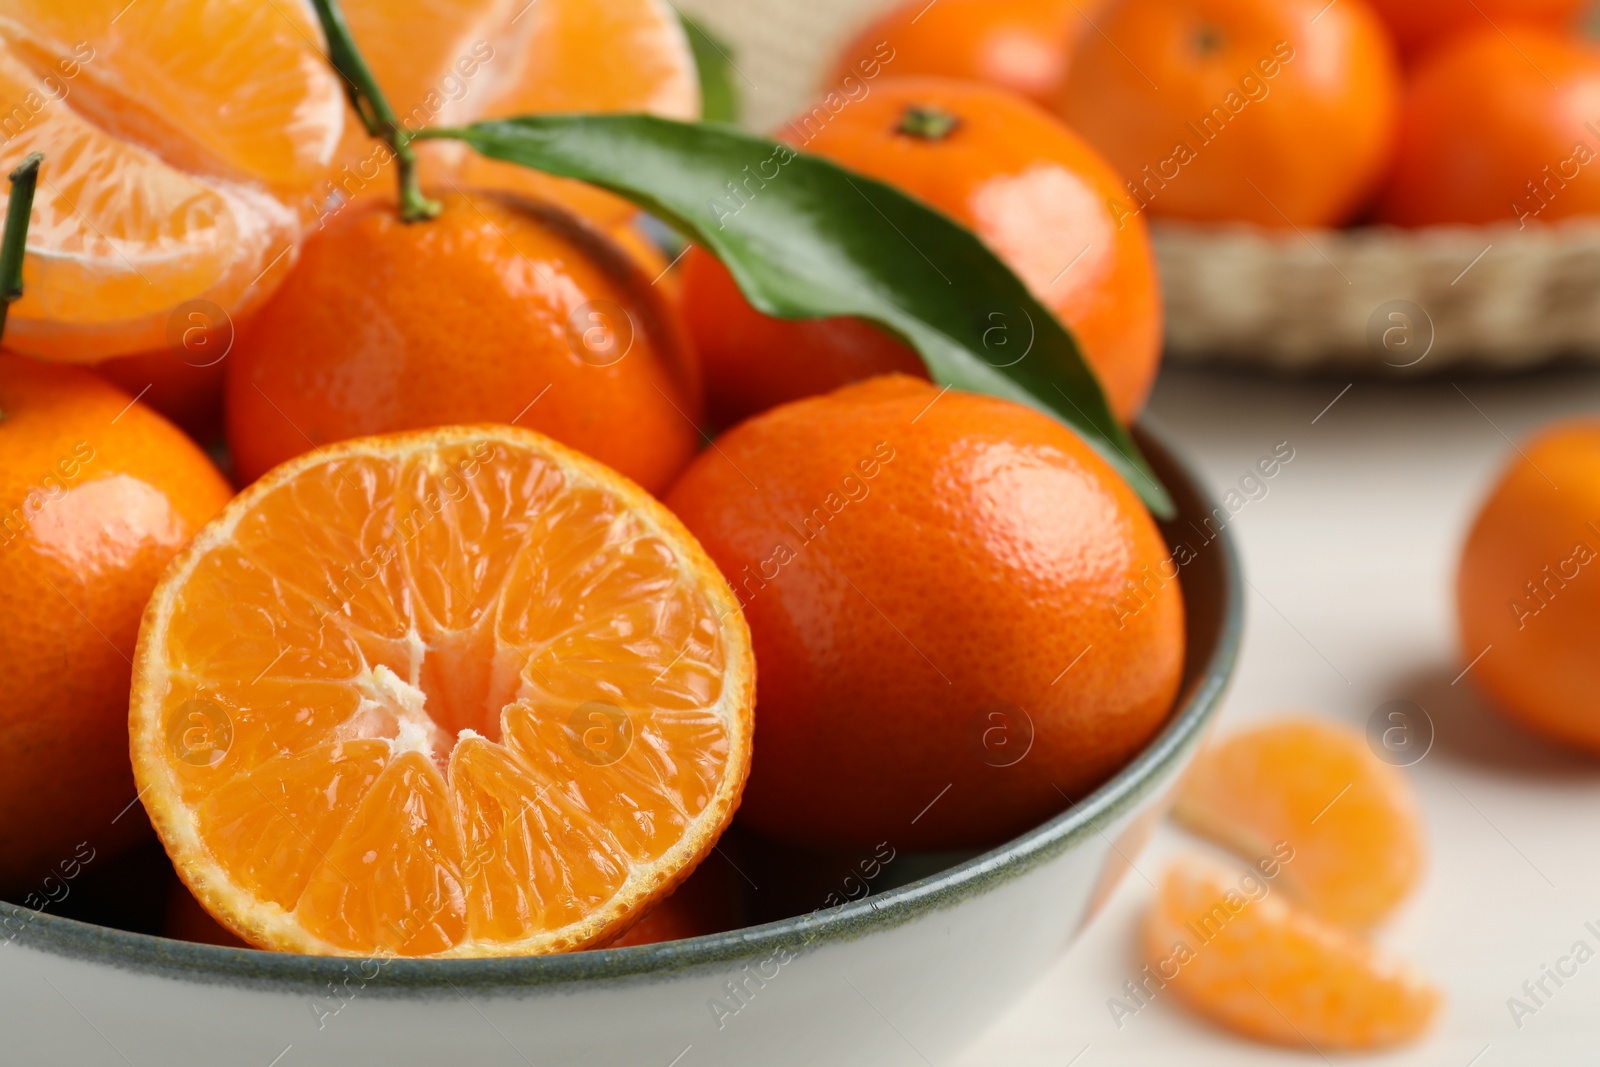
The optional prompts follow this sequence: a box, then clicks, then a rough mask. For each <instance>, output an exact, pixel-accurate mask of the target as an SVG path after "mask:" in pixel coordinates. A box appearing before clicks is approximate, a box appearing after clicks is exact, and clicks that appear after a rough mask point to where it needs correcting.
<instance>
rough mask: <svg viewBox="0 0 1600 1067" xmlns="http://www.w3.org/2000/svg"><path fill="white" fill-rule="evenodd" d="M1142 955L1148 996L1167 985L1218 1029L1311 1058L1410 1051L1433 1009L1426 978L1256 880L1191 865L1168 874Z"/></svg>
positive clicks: (1183, 863)
mask: <svg viewBox="0 0 1600 1067" xmlns="http://www.w3.org/2000/svg"><path fill="white" fill-rule="evenodd" d="M1144 950H1145V955H1146V958H1147V959H1148V961H1149V967H1148V968H1147V972H1148V973H1147V976H1146V978H1145V982H1146V986H1145V988H1146V989H1147V990H1150V991H1152V992H1155V991H1157V990H1158V989H1159V988H1163V987H1164V986H1165V985H1168V984H1170V985H1171V986H1172V988H1173V990H1174V991H1175V992H1176V993H1177V995H1178V996H1179V997H1180V998H1182V999H1183V1001H1184V1002H1185V1003H1187V1004H1188V1005H1189V1006H1190V1007H1192V1008H1193V1009H1194V1010H1196V1011H1198V1012H1199V1013H1201V1014H1202V1015H1204V1016H1206V1017H1207V1018H1209V1019H1211V1020H1213V1021H1215V1022H1217V1023H1220V1024H1221V1025H1223V1026H1226V1027H1228V1028H1230V1029H1232V1030H1236V1031H1239V1032H1240V1033H1243V1034H1246V1035H1248V1036H1250V1037H1254V1038H1257V1039H1259V1040H1264V1041H1273V1042H1277V1043H1280V1044H1285V1045H1294V1046H1299V1047H1302V1048H1304V1047H1305V1046H1306V1045H1308V1044H1309V1045H1310V1046H1311V1047H1312V1048H1314V1049H1316V1050H1318V1051H1324V1050H1330V1049H1339V1050H1361V1049H1378V1048H1387V1047H1390V1046H1393V1045H1398V1044H1403V1043H1404V1042H1407V1041H1411V1040H1413V1039H1415V1038H1416V1037H1418V1036H1420V1035H1421V1034H1422V1033H1423V1032H1424V1031H1425V1030H1426V1029H1427V1028H1428V1025H1429V1024H1430V1023H1431V1022H1432V1020H1433V1017H1434V1015H1435V1014H1436V1013H1437V1011H1438V1008H1439V1003H1440V996H1439V993H1438V991H1437V990H1435V989H1434V988H1433V986H1432V985H1431V984H1429V983H1428V982H1427V981H1426V980H1425V979H1424V978H1422V977H1421V976H1420V975H1419V974H1417V973H1416V972H1415V971H1414V970H1413V969H1411V968H1410V967H1408V966H1406V965H1405V964H1403V963H1400V962H1397V961H1395V960H1392V959H1389V958H1388V957H1387V956H1385V955H1384V954H1383V953H1381V952H1380V951H1379V950H1378V949H1377V948H1375V947H1374V946H1373V945H1371V944H1370V943H1369V942H1367V941H1366V940H1364V939H1363V938H1362V937H1360V936H1359V935H1357V934H1354V933H1351V932H1349V931H1347V930H1343V929H1341V928H1339V927H1337V926H1333V925H1331V924H1328V923H1325V922H1322V921H1321V920H1319V919H1317V918H1316V917H1315V916H1314V915H1312V914H1310V913H1309V912H1307V911H1304V910H1302V909H1299V908H1296V907H1295V906H1294V905H1292V904H1290V903H1289V902H1288V901H1287V900H1286V899H1284V897H1283V896H1282V895H1280V894H1277V893H1273V892H1272V891H1271V889H1270V886H1269V885H1268V883H1266V882H1263V881H1262V880H1261V879H1259V878H1257V877H1256V876H1255V875H1254V874H1248V873H1247V874H1236V873H1234V872H1233V871H1231V870H1229V869H1228V868H1226V867H1223V866H1221V865H1219V864H1217V863H1214V862H1212V861H1209V860H1204V859H1200V858H1198V857H1195V858H1188V859H1181V860H1179V861H1178V862H1177V863H1175V864H1174V865H1173V866H1172V868H1171V869H1170V870H1169V871H1168V872H1167V876H1166V878H1165V880H1164V881H1163V883H1162V886H1161V890H1160V894H1159V896H1158V897H1157V900H1156V903H1155V906H1154V907H1152V908H1151V910H1150V914H1149V915H1148V917H1147V918H1146V921H1145V927H1144ZM1130 1010H1131V1009H1130Z"/></svg>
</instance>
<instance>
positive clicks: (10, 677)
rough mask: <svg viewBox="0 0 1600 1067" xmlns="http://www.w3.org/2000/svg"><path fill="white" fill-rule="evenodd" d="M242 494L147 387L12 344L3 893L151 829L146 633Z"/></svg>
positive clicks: (0, 416) (0, 482) (0, 788)
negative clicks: (36, 357)
mask: <svg viewBox="0 0 1600 1067" xmlns="http://www.w3.org/2000/svg"><path fill="white" fill-rule="evenodd" d="M231 495H232V493H231V490H230V489H229V487H228V484H227V482H225V481H224V480H223V478H222V476H221V475H220V474H219V473H217V470H216V468H215V467H214V466H212V464H211V461H210V460H209V459H207V458H206V456H205V454H204V453H203V452H201V451H200V449H199V448H197V447H196V446H195V445H194V443H193V442H192V441H190V440H189V439H188V438H187V437H185V436H184V435H183V433H182V432H181V431H179V430H178V429H177V428H176V427H174V426H172V425H171V424H170V423H168V422H167V421H166V420H165V419H163V418H161V417H160V416H159V415H157V414H155V413H154V412H152V411H150V410H149V409H148V408H146V407H144V406H143V405H142V404H138V403H135V402H134V401H133V398H132V397H131V396H129V395H127V394H125V393H123V392H122V391H121V390H119V389H116V388H115V387H113V386H111V385H110V384H108V383H107V382H105V381H103V380H102V379H100V378H99V377H97V376H95V375H94V374H92V373H90V372H89V371H87V370H83V369H79V368H75V367H69V366H65V365H59V364H45V363H38V362H34V361H33V360H30V359H24V358H21V357H17V356H11V355H3V354H0V502H3V507H4V512H3V513H0V629H3V630H4V632H5V634H6V639H5V641H4V642H0V679H3V683H0V684H3V688H0V811H4V812H7V813H8V814H9V817H8V818H7V819H6V820H5V822H4V823H3V824H0V890H3V891H7V892H20V893H29V892H35V891H42V890H41V881H40V880H41V879H43V878H45V877H48V876H49V875H52V874H54V875H56V876H57V877H58V878H59V877H60V875H61V873H62V869H61V868H59V866H58V865H60V864H63V863H73V862H86V861H92V859H93V858H95V857H99V858H102V859H103V858H109V857H111V856H114V855H116V854H117V853H118V852H121V851H123V850H125V849H126V848H127V847H128V846H130V845H132V844H134V843H136V842H137V841H139V840H140V839H141V838H143V837H145V836H147V835H148V834H149V832H150V826H149V823H148V822H147V821H145V818H144V815H143V813H142V812H140V811H138V810H130V809H133V808H136V805H134V804H133V803H132V802H133V800H134V796H135V793H136V790H135V788H134V784H133V769H132V766H131V765H130V763H129V759H128V693H129V684H130V682H129V678H130V673H131V670H132V666H131V664H130V662H129V661H130V657H131V656H132V655H133V648H134V639H135V637H136V636H137V634H138V630H139V619H140V616H141V615H142V613H143V612H144V607H145V601H146V600H148V599H149V597H150V591H151V590H152V589H154V588H155V585H156V580H157V579H158V578H159V577H160V575H161V572H162V570H163V569H164V568H165V567H166V565H167V561H168V560H170V559H171V558H172V557H173V556H174V555H175V554H176V553H177V552H178V550H179V549H181V548H182V547H183V546H184V545H185V544H186V543H188V541H189V538H190V536H191V535H192V534H193V533H194V531H196V530H197V529H199V528H200V527H201V526H202V525H203V524H204V523H205V522H206V520H208V519H209V518H211V516H212V515H213V514H215V513H216V512H217V511H218V510H220V509H221V507H222V506H223V505H224V504H225V503H227V501H228V498H229V497H230V496H231ZM80 846H81V848H80ZM86 856H87V857H88V858H89V859H88V860H86Z"/></svg>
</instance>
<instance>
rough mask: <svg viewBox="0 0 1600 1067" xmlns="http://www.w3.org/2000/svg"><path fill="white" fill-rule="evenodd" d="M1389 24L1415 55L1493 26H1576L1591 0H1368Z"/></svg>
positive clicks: (1402, 48) (1409, 53)
mask: <svg viewBox="0 0 1600 1067" xmlns="http://www.w3.org/2000/svg"><path fill="white" fill-rule="evenodd" d="M1368 2H1369V3H1371V4H1372V7H1373V10H1375V11H1377V13H1378V15H1379V17H1381V18H1382V19H1383V21H1384V22H1385V23H1386V24H1388V26H1389V29H1390V31H1391V32H1393V34H1394V37H1395V40H1396V41H1397V42H1398V43H1399V45H1400V51H1401V52H1402V53H1404V54H1405V55H1406V57H1407V58H1408V59H1409V58H1414V57H1417V56H1420V55H1422V54H1424V53H1425V52H1426V51H1427V50H1428V49H1430V48H1433V47H1434V46H1436V45H1439V44H1441V43H1443V42H1445V41H1447V40H1449V39H1450V38H1451V37H1453V36H1455V35H1457V34H1460V33H1463V32H1470V31H1473V30H1479V29H1486V28H1489V27H1490V26H1503V25H1506V24H1509V23H1517V22H1531V23H1537V24H1538V25H1541V26H1547V27H1549V28H1551V29H1572V28H1573V27H1574V26H1575V25H1576V24H1577V22H1578V20H1579V19H1580V18H1581V17H1582V15H1583V13H1584V12H1585V11H1587V10H1589V9H1590V8H1591V7H1592V6H1593V5H1592V4H1591V3H1590V2H1589V0H1368Z"/></svg>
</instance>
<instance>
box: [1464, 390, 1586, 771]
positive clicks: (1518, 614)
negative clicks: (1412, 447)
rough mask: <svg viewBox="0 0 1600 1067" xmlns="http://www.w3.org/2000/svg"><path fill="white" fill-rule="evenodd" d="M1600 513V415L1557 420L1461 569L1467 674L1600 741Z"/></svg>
mask: <svg viewBox="0 0 1600 1067" xmlns="http://www.w3.org/2000/svg"><path fill="white" fill-rule="evenodd" d="M1557 486H1559V487H1560V488H1557ZM1597 521H1600V423H1596V422H1594V421H1592V420H1589V421H1583V422H1575V423H1569V424H1564V425H1558V426H1555V427H1552V428H1550V429H1548V430H1546V431H1544V432H1543V433H1541V434H1539V435H1538V436H1537V437H1535V438H1534V439H1533V440H1532V441H1528V442H1525V443H1524V444H1523V445H1522V446H1521V447H1520V448H1519V449H1518V454H1517V455H1516V456H1515V457H1513V459H1512V462H1511V463H1510V464H1509V466H1507V468H1506V470H1505V471H1504V473H1502V474H1501V476H1500V479H1499V481H1498V482H1497V483H1496V485H1495V486H1494V488H1493V489H1492V490H1491V491H1490V492H1489V495H1488V498H1487V499H1486V500H1485V501H1484V503H1483V506H1482V508H1481V509H1480V510H1479V512H1478V515H1477V518H1476V519H1475V520H1474V521H1473V524H1472V528H1471V532H1470V533H1469V534H1468V535H1467V542H1466V546H1465V548H1464V549H1463V550H1462V553H1461V562H1460V565H1459V567H1458V570H1457V572H1456V611H1457V615H1458V619H1459V622H1460V627H1461V651H1462V656H1463V661H1464V662H1465V661H1469V660H1470V661H1471V664H1470V667H1469V669H1468V671H1467V677H1468V678H1470V679H1472V681H1473V682H1474V683H1476V685H1477V686H1478V688H1479V689H1481V690H1483V691H1484V692H1485V693H1486V694H1488V695H1489V697H1491V698H1492V699H1493V701H1494V702H1495V703H1496V704H1497V705H1498V706H1499V707H1500V709H1501V710H1503V711H1504V712H1505V713H1506V714H1508V715H1510V716H1511V717H1512V718H1514V719H1516V720H1517V721H1519V722H1521V723H1522V724H1523V725H1525V726H1527V727H1529V728H1530V729H1532V730H1534V731H1536V732H1538V733H1540V734H1543V735H1545V736H1546V737H1549V738H1552V739H1554V740H1556V741H1559V742H1561V743H1562V744H1566V745H1570V746H1572V747H1574V748H1579V749H1583V750H1586V751H1588V752H1593V753H1600V713H1597V709H1596V706H1595V694H1596V693H1597V692H1600V657H1596V655H1595V647H1596V642H1597V641H1600V531H1597V530H1596V522H1597Z"/></svg>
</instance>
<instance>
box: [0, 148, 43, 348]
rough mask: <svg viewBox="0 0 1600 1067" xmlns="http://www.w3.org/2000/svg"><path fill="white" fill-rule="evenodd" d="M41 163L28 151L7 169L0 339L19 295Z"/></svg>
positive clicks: (37, 155) (0, 256) (0, 243)
mask: <svg viewBox="0 0 1600 1067" xmlns="http://www.w3.org/2000/svg"><path fill="white" fill-rule="evenodd" d="M43 162H44V156H43V155H41V154H40V153H38V152H32V153H29V155H28V157H27V158H26V159H24V160H23V161H22V162H21V163H19V164H17V169H16V170H14V171H12V172H11V202H10V203H9V204H7V205H6V228H5V233H4V235H3V236H0V338H3V337H4V336H5V331H6V313H7V312H8V311H10V310H11V302H12V301H13V300H16V299H18V298H20V297H21V296H22V259H23V255H24V253H25V252H26V251H27V248H28V219H29V218H30V217H31V216H32V214H33V194H34V192H35V191H36V190H37V189H38V188H39V164H41V163H43Z"/></svg>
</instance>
